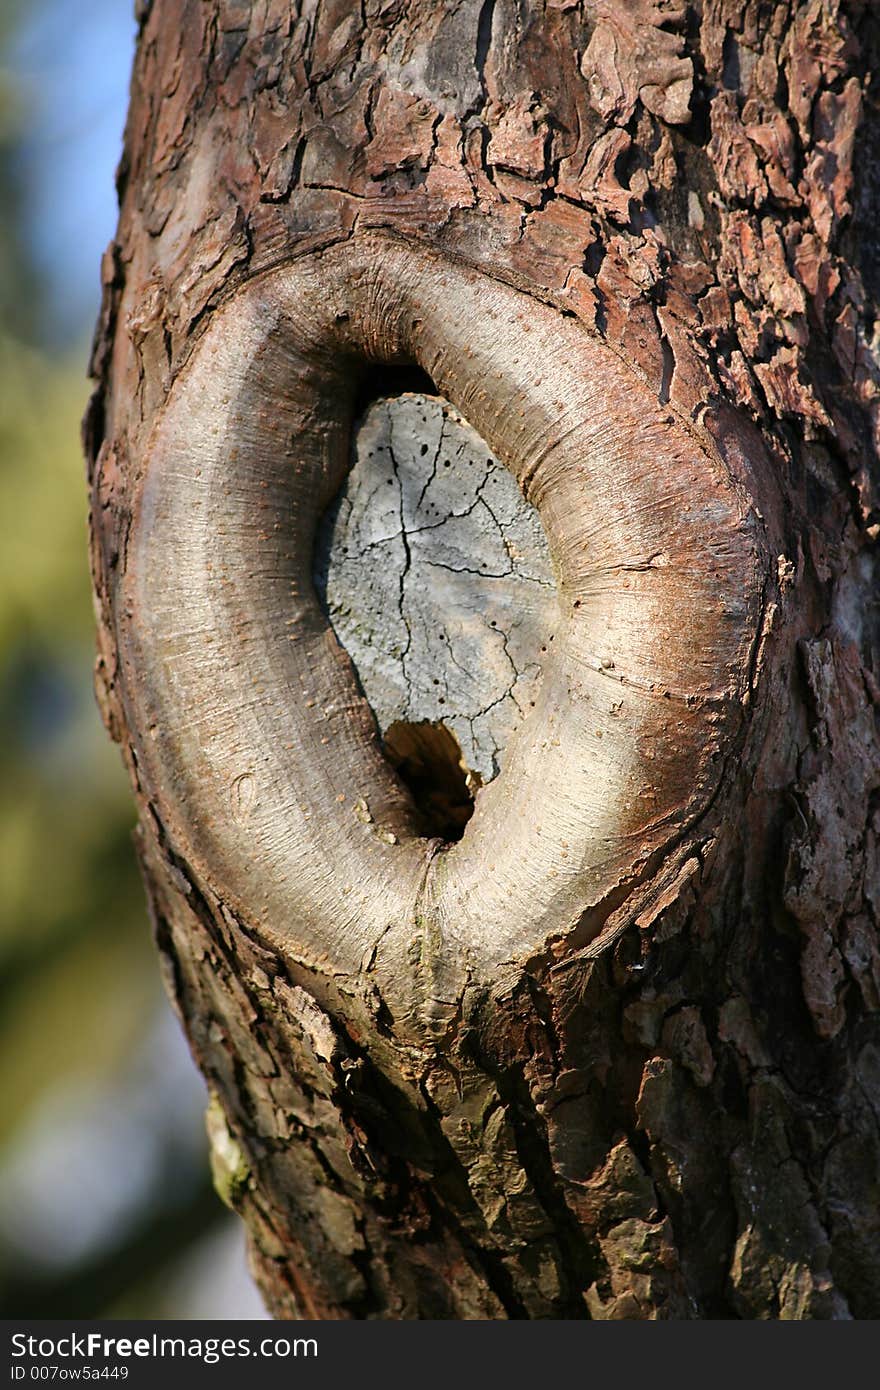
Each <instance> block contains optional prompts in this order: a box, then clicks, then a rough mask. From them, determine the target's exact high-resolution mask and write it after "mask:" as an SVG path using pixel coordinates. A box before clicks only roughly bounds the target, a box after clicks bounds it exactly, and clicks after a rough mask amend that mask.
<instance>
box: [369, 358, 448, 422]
mask: <svg viewBox="0 0 880 1390" xmlns="http://www.w3.org/2000/svg"><path fill="white" fill-rule="evenodd" d="M408 391H414V392H416V393H418V394H419V395H422V396H437V395H439V394H440V393H439V392H438V390H437V387H436V386H435V385H434V383H433V381H432V380H431V378H430V377H429V376H428V373H427V372H423V371H422V369H421V367H416V366H412V365H410V364H407V365H405V366H391V365H389V364H388V363H387V362H377V363H375V364H374V365H373V366H370V367H367V368H366V369H365V370H364V372H363V373H362V375H361V378H360V380H359V382H358V386H357V391H356V392H355V398H354V419H355V420H359V419H360V417H361V416H362V415H363V414H364V412H365V411H366V410H367V409H368V408H369V406H371V405H372V404H373V401H380V400H384V399H385V398H386V397H388V396H403V395H405V394H406V393H407V392H408Z"/></svg>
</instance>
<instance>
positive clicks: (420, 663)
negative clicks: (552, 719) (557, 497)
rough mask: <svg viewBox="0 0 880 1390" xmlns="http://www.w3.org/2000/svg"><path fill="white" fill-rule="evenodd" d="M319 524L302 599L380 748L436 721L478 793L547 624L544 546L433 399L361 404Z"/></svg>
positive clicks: (549, 632) (463, 424)
mask: <svg viewBox="0 0 880 1390" xmlns="http://www.w3.org/2000/svg"><path fill="white" fill-rule="evenodd" d="M354 455H355V463H354V466H353V468H352V471H351V473H350V474H349V475H348V478H347V480H346V483H345V486H344V488H343V489H342V491H341V493H340V495H339V497H338V498H337V500H336V501H335V503H334V504H333V506H332V507H331V508H330V510H329V511H328V513H327V514H326V516H325V518H324V522H323V524H322V526H321V529H320V532H319V535H318V541H317V546H316V554H315V569H316V574H315V578H316V587H317V589H318V592H319V594H320V595H321V597H322V598H323V600H324V602H325V604H326V607H327V611H328V615H329V617H330V621H331V622H332V624H333V628H334V631H335V632H336V635H337V637H338V638H339V640H340V642H341V643H342V645H343V646H344V647H345V648H346V650H347V651H348V654H349V656H350V657H351V658H352V661H353V662H354V665H355V668H356V670H357V673H358V677H359V679H360V682H361V686H362V688H363V691H364V694H365V695H366V697H367V700H368V701H369V703H370V705H371V706H372V708H373V711H374V713H375V715H376V719H377V721H378V724H379V727H380V729H381V730H382V732H383V734H384V733H385V732H386V731H387V730H388V728H389V727H390V726H391V725H393V724H395V723H396V722H398V721H407V722H409V723H420V722H421V721H429V722H431V723H442V724H444V725H445V726H446V728H448V729H449V730H450V731H451V732H452V733H454V735H455V736H456V738H457V739H458V743H459V745H460V747H461V752H462V760H463V762H464V765H465V766H466V768H467V769H468V771H469V772H471V773H476V774H477V777H478V778H479V780H480V781H481V782H484V783H485V782H489V781H491V780H492V778H493V777H494V776H495V775H496V773H497V772H498V770H499V767H500V765H501V760H502V757H503V750H504V745H505V743H506V741H507V739H508V738H509V736H510V735H511V734H512V733H513V731H514V729H516V728H517V727H518V726H519V724H520V723H521V722H522V720H523V717H524V716H525V714H526V713H527V711H528V709H529V707H530V705H533V704H534V700H535V691H536V687H537V684H538V681H539V679H540V669H541V655H542V650H543V651H544V652H546V650H547V646H548V643H549V642H551V641H552V640H553V632H554V627H555V625H556V621H557V617H558V605H557V599H556V583H555V580H554V577H553V569H552V566H551V563H550V552H549V550H548V547H547V540H546V537H545V535H544V532H543V529H542V527H541V522H540V520H539V518H538V513H537V512H536V511H535V509H534V507H532V506H531V505H530V504H529V503H528V502H526V500H525V498H524V497H523V496H522V493H521V492H520V491H519V488H518V487H517V484H516V482H515V480H514V478H513V477H512V476H511V474H510V473H509V472H508V470H507V469H506V468H505V467H504V466H503V465H502V464H501V463H499V462H498V460H497V459H496V458H495V456H494V455H493V454H492V453H491V451H490V450H489V448H488V446H487V445H486V444H485V443H484V442H483V440H482V439H481V438H480V436H479V435H478V434H477V432H476V431H475V430H474V429H472V428H471V426H470V425H469V424H468V423H467V421H466V420H464V419H463V417H462V416H461V415H460V414H459V413H458V412H457V411H456V410H455V409H454V407H453V406H451V405H450V404H449V403H448V402H447V401H444V400H441V399H439V398H438V397H433V396H424V395H417V394H412V393H408V394H405V395H401V396H396V397H391V398H386V399H383V400H379V401H376V402H375V403H373V404H372V405H371V406H370V407H369V409H368V410H367V411H366V413H365V415H364V417H363V419H362V421H361V422H360V426H359V428H358V430H357V432H356V436H355V442H354Z"/></svg>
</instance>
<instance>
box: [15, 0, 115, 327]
mask: <svg viewBox="0 0 880 1390" xmlns="http://www.w3.org/2000/svg"><path fill="white" fill-rule="evenodd" d="M0 3H2V0H0ZM20 14H21V20H20V27H19V31H18V34H17V35H16V37H15V39H14V41H13V44H12V49H11V55H10V56H11V66H12V77H13V79H14V84H15V88H16V89H17V91H18V94H19V97H20V100H21V101H22V102H23V103H24V106H25V110H26V113H27V123H26V134H25V138H24V140H23V141H22V143H21V147H20V161H21V170H20V172H21V177H22V184H23V189H24V194H25V207H24V212H25V217H26V221H27V227H28V231H29V234H30V237H31V247H32V253H33V258H34V261H35V264H36V268H37V270H38V271H39V272H40V273H41V276H43V277H45V281H46V284H47V287H48V290H49V294H48V295H47V314H48V317H49V322H48V323H46V325H45V329H44V331H45V335H46V338H47V340H49V341H51V342H52V343H53V344H57V343H59V342H70V341H75V340H77V339H79V338H81V337H83V336H84V334H85V333H88V332H90V331H91V326H92V323H93V321H94V318H95V316H96V313H97V307H98V299H99V266H100V259H101V253H102V252H103V250H104V248H105V246H106V245H107V243H108V241H109V240H110V238H111V237H112V235H113V232H114V230H115V227H116V191H115V184H114V172H115V169H116V165H117V163H118V162H119V156H120V154H121V152H122V131H123V127H124V124H125V113H126V108H127V105H128V82H129V74H130V71H131V60H132V54H133V52H134V39H135V33H136V25H135V21H134V0H29V2H28V0H25V3H24V4H23V5H22V7H21V11H20Z"/></svg>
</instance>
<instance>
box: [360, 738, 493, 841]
mask: <svg viewBox="0 0 880 1390" xmlns="http://www.w3.org/2000/svg"><path fill="white" fill-rule="evenodd" d="M382 743H383V747H384V750H385V756H386V758H387V759H388V761H389V762H390V763H391V765H392V767H394V768H396V770H397V775H398V776H399V777H400V779H401V781H402V782H405V783H406V785H407V787H408V788H409V790H410V792H411V793H412V798H413V800H414V801H415V803H416V806H417V807H418V809H419V811H420V812H421V814H422V818H423V821H424V833H425V834H426V835H428V836H430V837H434V836H438V837H439V838H440V839H442V840H460V839H461V837H462V835H463V834H464V828H465V826H466V825H467V823H468V821H469V820H470V818H471V815H472V814H473V809H474V801H473V795H472V793H473V792H474V791H476V789H477V787H478V786H479V779H478V778H477V777H476V776H475V775H474V774H473V773H471V772H468V770H467V768H466V767H465V766H464V765H463V762H462V756H461V746H460V745H459V742H458V739H457V738H456V737H455V734H453V733H452V732H451V730H449V729H447V728H446V725H445V724H432V723H430V722H429V721H428V720H423V721H422V722H421V723H418V724H410V723H407V721H406V720H402V719H401V720H398V721H397V722H396V723H394V724H390V725H389V726H388V728H387V729H386V731H385V733H384V734H383V736H382Z"/></svg>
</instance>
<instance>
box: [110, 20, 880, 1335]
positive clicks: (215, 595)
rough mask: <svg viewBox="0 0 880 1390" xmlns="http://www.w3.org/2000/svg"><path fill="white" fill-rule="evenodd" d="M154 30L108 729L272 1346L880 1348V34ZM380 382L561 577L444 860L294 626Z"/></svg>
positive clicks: (115, 487)
mask: <svg viewBox="0 0 880 1390" xmlns="http://www.w3.org/2000/svg"><path fill="white" fill-rule="evenodd" d="M141 11H142V13H141V33H140V39H139V44H138V51H137V58H136V62H135V71H134V78H133V85H132V97H131V108H130V114H129V121H128V126H127V131H126V141H125V154H124V157H123V161H122V165H121V168H120V173H119V189H120V200H121V215H120V224H119V231H118V233H117V237H116V240H115V242H114V243H113V244H112V245H111V247H110V249H109V250H108V252H107V255H106V257H105V260H104V266H103V282H104V291H105V293H104V302H103V308H102V314H101V319H100V322H99V326H98V332H97V337H96V344H95V350H94V356H93V372H94V376H95V380H96V391H95V395H94V398H93V401H92V404H91V407H90V410H89V414H88V417H87V421H86V427H85V433H86V448H87V453H88V457H89V461H90V479H91V488H92V536H93V550H92V554H93V567H94V578H95V591H96V595H97V603H98V614H99V655H98V663H97V688H98V695H99V701H100V703H101V707H102V710H103V713H104V717H105V720H106V722H107V726H108V728H109V730H110V732H111V734H112V735H113V737H114V738H115V739H117V740H118V741H119V742H120V744H121V746H122V750H123V753H124V756H125V759H126V763H127V765H128V768H129V771H130V773H131V777H132V783H133V786H134V790H135V794H136V797H137V803H138V808H139V827H138V832H137V835H138V846H139V852H140V857H141V862H142V865H143V870H144V877H145V881H146V885H147V891H148V895H149V899H150V904H151V910H152V917H153V923H154V928H155V934H156V940H157V945H158V948H159V952H160V960H161V963H162V968H163V972H164V978H165V981H166V984H167V987H168V990H169V993H170V995H171V998H172V1000H173V1002H174V1005H175V1007H176V1009H177V1011H178V1013H179V1016H180V1018H181V1021H182V1023H183V1026H184V1028H185V1030H186V1033H187V1036H188V1038H189V1040H190V1043H191V1046H192V1049H193V1053H194V1056H195V1058H196V1061H197V1063H198V1065H199V1066H200V1068H201V1070H202V1071H203V1073H204V1075H205V1077H206V1080H207V1082H208V1086H209V1088H210V1091H211V1096H212V1099H211V1105H210V1108H209V1115H208V1124H209V1133H210V1135H211V1138H212V1153H213V1162H214V1167H215V1179H216V1182H217V1185H218V1188H219V1189H220V1190H221V1192H222V1193H223V1195H225V1197H226V1199H227V1200H228V1201H229V1203H230V1204H231V1205H233V1206H234V1207H235V1209H236V1210H238V1211H239V1212H240V1213H241V1215H242V1217H243V1219H244V1221H245V1223H246V1225H247V1228H248V1233H249V1240H250V1251H251V1258H252V1264H253V1268H254V1271H255V1275H256V1277H257V1279H258V1282H259V1284H260V1287H261V1288H262V1290H263V1293H264V1295H265V1298H266V1301H267V1304H268V1306H269V1308H270V1310H271V1311H272V1312H273V1313H274V1314H275V1315H276V1316H282V1317H284V1316H306V1317H319V1318H366V1317H369V1318H374V1317H382V1318H560V1317H584V1318H588V1317H592V1318H706V1317H742V1318H848V1317H857V1318H864V1317H876V1316H878V1315H880V1200H878V1199H880V1036H878V1032H880V948H878V930H877V929H878V920H880V878H878V836H880V795H878V794H880V739H878V724H877V717H878V716H877V711H878V705H880V666H878V656H880V653H878V621H877V603H876V597H875V595H876V587H875V579H874V569H875V559H876V553H877V539H878V535H880V503H878V497H877V442H878V437H880V434H878V418H880V417H878V401H880V354H878V350H877V341H878V340H877V327H878V317H877V294H878V286H880V278H878V273H877V267H878V264H880V262H878V258H877V249H878V248H877V233H876V227H877V225H878V212H880V206H878V197H877V192H878V190H877V183H876V176H875V175H874V172H873V167H874V160H875V156H876V154H877V151H878V149H880V120H878V110H877V107H876V96H875V93H874V89H873V86H872V85H871V83H870V81H869V76H870V74H871V72H872V70H873V69H874V67H875V66H876V59H877V50H878V37H880V22H878V19H877V16H876V13H875V12H874V11H873V9H872V7H871V6H869V5H866V4H863V3H860V2H859V0H850V3H843V2H842V0H807V2H806V3H799V4H798V3H794V4H790V3H773V0H766V3H765V2H764V0H761V3H758V0H745V3H743V0H739V2H738V3H737V4H733V3H731V0H704V3H702V4H694V5H690V6H686V5H684V4H682V3H679V0H634V3H632V4H627V5H624V4H622V3H621V4H615V3H611V0H608V2H607V3H606V0H543V2H542V0H462V3H460V4H457V5H453V4H451V3H446V4H437V3H436V0H432V2H431V3H430V4H429V3H423V0H414V2H413V3H410V4H408V5H404V4H402V3H400V0H367V3H366V4H364V5H363V6H362V7H361V8H360V9H359V10H358V9H354V8H353V7H352V6H351V5H349V4H345V3H341V2H340V0H317V3H311V0H306V2H305V3H303V4H302V5H294V4H291V3H290V0H263V3H260V4H258V5H253V4H250V3H247V4H245V3H236V2H235V0H154V3H153V4H151V5H150V4H144V5H142V6H141ZM377 363H378V364H380V365H381V364H391V365H392V366H394V367H395V369H396V368H397V367H399V366H400V365H401V364H403V365H406V364H415V365H416V366H418V367H419V368H420V369H421V370H422V371H423V372H427V374H428V376H429V377H430V378H431V382H432V383H433V385H434V387H436V389H437V390H438V392H439V393H440V395H441V396H443V397H445V398H448V400H450V401H451V402H452V406H453V407H455V408H456V409H457V410H458V411H460V412H461V413H462V415H463V416H464V417H465V418H466V420H467V421H468V422H469V425H470V426H472V427H473V428H474V429H475V430H476V431H477V434H478V436H479V437H481V438H482V440H483V441H485V443H486V444H487V446H488V447H489V449H490V450H491V451H492V452H493V454H494V455H495V456H497V458H498V459H500V460H501V462H502V463H503V464H504V465H505V466H506V467H507V468H508V469H510V471H511V472H512V473H513V474H514V476H515V477H516V478H517V481H518V482H519V484H520V488H521V490H522V492H523V494H524V496H525V497H526V499H527V500H528V501H530V502H532V503H534V505H535V506H536V507H537V510H538V513H539V514H540V517H541V522H542V525H543V529H544V531H545V532H546V535H547V538H548V543H549V550H550V555H551V558H552V562H553V567H554V572H555V576H556V586H557V593H558V619H557V621H558V624H559V625H558V627H556V628H555V629H554V647H553V649H552V650H550V651H549V652H548V654H547V655H546V657H545V658H543V659H542V663H541V664H542V672H543V675H542V680H541V683H540V688H539V693H538V695H537V700H536V707H535V709H534V711H529V712H528V713H526V714H525V717H524V718H523V719H522V721H521V727H519V728H518V729H517V731H516V732H515V733H511V734H510V737H509V742H506V743H505V747H504V749H503V750H502V757H501V771H500V772H499V773H498V775H497V777H492V776H491V774H492V773H493V772H494V767H484V768H483V773H484V780H486V781H488V782H489V785H488V786H485V787H483V788H482V790H477V791H476V796H475V805H474V812H473V815H472V817H471V819H470V821H469V822H468V824H467V825H466V826H465V828H464V834H463V836H462V837H461V839H460V840H455V841H454V842H453V843H451V844H450V843H446V842H445V841H444V838H443V833H441V835H439V836H438V835H436V834H434V835H433V836H432V833H431V828H430V827H427V828H426V825H425V823H424V821H423V819H422V818H421V817H422V812H421V811H420V809H419V807H418V805H417V804H416V803H415V802H414V800H413V797H412V796H411V794H410V792H409V791H408V790H407V788H406V786H405V785H404V783H403V782H402V781H401V777H400V776H399V775H398V772H396V771H395V769H394V767H393V766H392V762H394V761H395V759H394V758H392V757H390V756H389V752H393V750H389V748H388V747H387V746H386V748H385V751H384V754H383V750H382V746H381V743H380V740H379V737H378V730H377V727H376V725H375V722H374V720H373V716H372V714H371V712H370V708H369V706H368V705H367V704H366V702H365V700H364V698H363V693H362V691H361V690H360V689H359V687H358V685H357V682H356V680H355V676H354V673H353V670H352V667H351V664H350V662H349V660H348V658H347V657H346V656H345V653H344V651H343V650H342V649H341V648H340V646H339V644H338V643H337V642H336V641H335V639H334V638H333V635H332V631H331V630H330V628H329V626H328V621H327V617H326V615H325V613H324V611H323V610H322V609H321V608H320V606H319V605H318V603H317V601H316V599H315V596H314V592H313V584H312V565H313V561H312V545H313V542H314V536H315V532H316V528H317V527H318V524H319V521H320V517H321V515H322V513H323V512H324V510H325V508H326V507H327V505H328V504H329V503H331V501H332V499H333V497H334V494H335V493H336V492H337V489H338V488H339V486H340V483H341V482H342V481H343V479H344V475H345V472H346V468H347V466H348V448H349V435H350V429H351V424H352V421H353V419H354V418H355V416H356V414H357V411H358V409H359V404H358V403H359V401H361V400H362V398H363V391H364V389H365V386H364V383H365V381H366V382H367V383H368V378H369V372H370V371H371V370H374V369H375V365H376V364H377ZM371 364H372V365H371ZM359 393H360V394H359ZM437 408H438V409H443V408H445V407H442V406H440V407H437ZM353 476H354V475H353ZM401 495H403V494H401ZM450 514H451V513H450ZM401 515H402V513H401ZM353 575H354V577H353V578H352V579H349V580H348V581H346V582H347V583H348V585H349V589H350V591H351V592H353V593H357V592H358V583H359V581H358V569H357V566H355V569H354V571H353ZM363 583H364V584H366V576H364V579H363ZM512 602H513V601H512ZM330 606H331V610H332V604H331V605H330ZM427 621H428V620H427V619H426V620H425V622H426V623H427ZM350 640H351V643H352V645H353V644H354V639H353V638H352V639H350ZM487 640H488V639H487ZM548 646H549V643H548ZM357 659H358V658H357V657H356V660H357ZM364 661H365V662H366V666H368V665H369V660H368V659H366V658H364ZM438 669H441V668H439V667H438ZM367 683H368V677H367V676H364V678H363V687H364V689H366V687H367ZM453 689H454V690H456V692H457V687H453ZM462 698H463V697H462V696H461V695H460V693H455V694H454V696H453V703H454V705H455V708H454V709H450V710H449V711H448V718H449V719H450V720H451V719H453V718H454V717H455V715H456V713H458V714H459V715H463V713H464V712H466V711H465V710H464V706H463V705H462V704H461V701H462ZM389 708H390V706H389ZM436 715H437V711H434V712H433V714H432V713H431V712H430V711H428V713H427V715H425V716H424V717H426V718H436ZM385 722H386V725H387V721H385ZM447 722H448V721H447ZM382 732H384V733H387V728H386V727H383V729H382ZM506 738H507V734H505V739H506ZM411 753H412V750H411V749H410V754H411ZM478 756H479V755H478V753H476V752H475V753H473V755H472V757H471V763H472V764H474V766H475V765H476V764H475V760H476V759H477V757H478ZM404 760H405V757H404V755H403V754H401V755H400V756H399V757H398V758H397V759H396V762H397V767H398V769H402V765H403V761H404ZM404 770H405V769H404ZM479 780H481V779H480V778H479V777H478V778H475V779H474V780H473V781H472V783H471V790H474V788H475V787H476V785H477V783H478V782H479ZM434 827H435V830H436V822H435V823H434ZM458 830H460V826H459V827H458ZM444 833H446V834H448V835H449V836H450V838H451V834H452V832H451V831H449V829H448V827H447V831H446V832H444ZM456 833H458V831H456Z"/></svg>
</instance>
